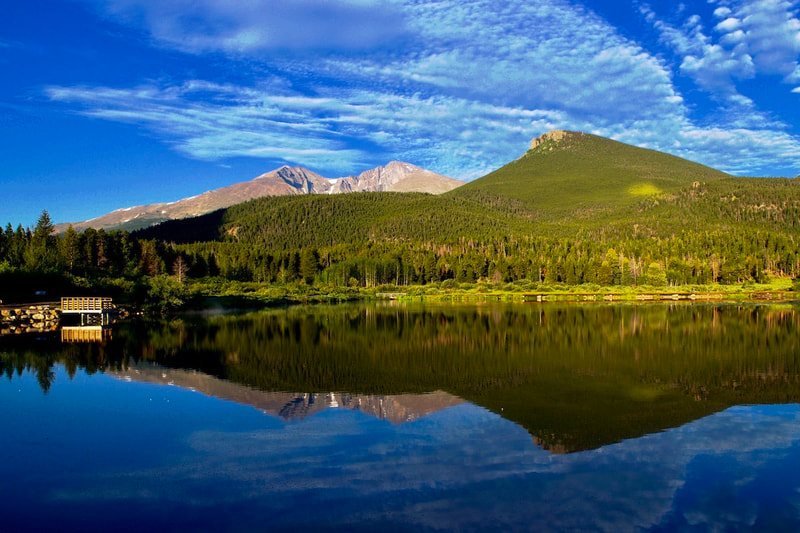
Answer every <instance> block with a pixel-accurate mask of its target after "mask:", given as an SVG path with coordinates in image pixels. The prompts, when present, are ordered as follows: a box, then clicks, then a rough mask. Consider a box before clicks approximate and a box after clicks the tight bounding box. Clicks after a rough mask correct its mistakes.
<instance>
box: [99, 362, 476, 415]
mask: <svg viewBox="0 0 800 533" xmlns="http://www.w3.org/2000/svg"><path fill="white" fill-rule="evenodd" d="M110 374H111V375H114V376H117V377H119V378H120V379H124V380H127V381H139V382H144V383H156V384H162V385H173V386H177V387H182V388H185V389H189V390H193V391H197V392H201V393H203V394H206V395H208V396H213V397H215V398H220V399H223V400H229V401H232V402H236V403H240V404H243V405H250V406H252V407H255V408H256V409H258V410H260V411H262V412H264V413H267V414H270V415H273V416H277V417H280V418H281V419H283V420H286V421H294V420H303V419H305V418H307V417H309V416H313V415H315V414H317V413H321V412H322V411H324V410H325V409H331V408H341V409H352V410H355V411H361V412H362V413H365V414H368V415H371V416H374V417H375V418H377V419H379V420H388V421H389V422H392V423H393V424H402V423H404V422H411V421H413V420H417V419H418V418H422V417H424V416H427V415H429V414H431V413H434V412H436V411H441V410H442V409H445V408H447V407H452V406H454V405H459V404H462V403H464V400H462V399H460V398H456V397H455V396H452V395H450V394H448V393H446V392H442V391H435V392H431V393H428V394H397V395H384V396H370V395H356V394H350V393H336V392H328V393H289V392H267V391H261V390H258V389H253V388H250V387H247V386H243V385H239V384H237V383H232V382H229V381H225V380H221V379H218V378H215V377H213V376H209V375H207V374H203V373H201V372H196V371H186V370H181V369H168V368H164V367H160V366H158V365H150V364H136V365H134V366H132V367H129V368H127V369H125V370H124V371H113V370H112V371H110Z"/></svg>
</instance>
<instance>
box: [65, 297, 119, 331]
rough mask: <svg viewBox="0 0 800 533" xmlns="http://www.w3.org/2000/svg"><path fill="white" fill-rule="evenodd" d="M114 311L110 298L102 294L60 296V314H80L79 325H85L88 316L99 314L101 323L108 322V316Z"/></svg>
mask: <svg viewBox="0 0 800 533" xmlns="http://www.w3.org/2000/svg"><path fill="white" fill-rule="evenodd" d="M113 311H114V303H113V302H112V301H111V298H106V297H102V296H65V297H63V298H61V314H62V315H70V314H72V315H80V317H81V326H84V325H86V322H87V321H88V317H89V316H92V315H99V317H100V321H101V322H102V324H108V323H109V317H110V315H111V313H112V312H113Z"/></svg>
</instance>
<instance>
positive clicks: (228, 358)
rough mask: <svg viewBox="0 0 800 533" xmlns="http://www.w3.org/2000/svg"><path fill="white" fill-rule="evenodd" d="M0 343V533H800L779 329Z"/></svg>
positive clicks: (285, 331)
mask: <svg viewBox="0 0 800 533" xmlns="http://www.w3.org/2000/svg"><path fill="white" fill-rule="evenodd" d="M103 339H104V341H103V342H102V343H101V344H87V343H78V344H74V343H66V342H62V339H61V337H60V336H59V335H58V334H36V335H33V336H30V337H29V338H28V337H25V336H23V335H14V336H10V337H9V336H6V337H0V376H2V375H5V377H0V406H2V409H0V427H2V431H0V454H2V460H0V531H3V532H5V531H13V532H15V531H42V530H46V531H253V530H257V531H293V532H295V531H609V532H616V531H800V406H798V404H797V403H796V402H797V401H798V400H799V399H800V312H798V309H797V307H795V306H775V305H725V304H720V305H716V304H714V305H700V304H694V305H685V304H684V305H598V306H592V305H586V306H570V305H556V304H552V305H478V306H469V305H467V306H452V305H451V306H447V305H445V306H376V305H355V306H318V307H295V308H289V309H282V310H272V311H266V312H258V313H249V314H243V315H228V316H210V317H206V316H187V317H171V318H169V319H165V320H154V321H128V322H125V323H122V324H118V325H116V326H115V327H114V328H113V331H109V332H107V335H105V336H103Z"/></svg>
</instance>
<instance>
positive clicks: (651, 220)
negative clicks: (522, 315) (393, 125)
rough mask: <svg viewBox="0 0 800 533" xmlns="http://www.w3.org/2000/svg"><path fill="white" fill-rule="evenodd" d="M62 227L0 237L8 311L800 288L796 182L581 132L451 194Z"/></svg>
mask: <svg viewBox="0 0 800 533" xmlns="http://www.w3.org/2000/svg"><path fill="white" fill-rule="evenodd" d="M53 229H54V225H53V223H52V221H51V220H50V216H49V214H48V213H47V212H46V211H44V212H43V213H42V215H41V217H40V218H39V220H38V222H37V224H36V226H35V227H34V228H27V229H26V228H23V227H22V226H18V227H17V228H16V229H14V228H13V227H12V225H11V224H9V225H7V226H6V228H5V230H4V231H0V299H6V300H8V301H12V300H17V301H19V299H21V298H25V297H26V294H30V291H32V290H36V291H39V292H41V291H46V292H47V291H49V293H50V294H53V295H55V292H58V293H59V294H63V293H65V292H68V291H71V292H72V293H75V292H76V291H77V292H79V293H81V294H84V293H87V294H98V295H105V296H112V297H115V298H116V300H115V301H121V302H124V303H128V304H131V305H135V306H137V307H138V308H141V309H143V310H167V309H171V308H177V307H181V306H183V305H185V304H186V303H187V302H189V303H191V304H193V305H203V303H202V302H203V300H202V299H203V298H204V297H208V296H216V297H227V298H234V299H235V298H239V299H240V300H239V301H238V304H242V303H243V300H241V299H242V298H244V299H245V300H250V301H262V302H270V301H286V300H293V299H299V300H305V301H309V300H321V301H329V300H341V299H353V298H363V297H371V296H374V295H375V294H376V293H404V294H407V295H410V296H411V297H414V296H427V297H437V295H442V294H444V295H452V294H454V293H463V294H467V295H469V294H475V295H476V296H475V297H476V298H477V297H479V295H481V294H485V293H508V294H520V293H525V294H543V295H546V294H553V293H566V294H575V293H585V294H600V295H603V294H612V293H613V294H657V295H658V294H686V293H689V294H691V293H695V294H698V295H700V294H718V293H722V294H730V293H740V294H741V293H743V292H744V293H750V294H756V293H772V292H775V291H778V292H781V291H783V292H786V291H790V290H798V288H800V287H799V286H798V283H800V282H798V281H797V280H798V279H799V278H800V180H798V179H788V178H736V177H733V176H730V175H728V174H725V173H723V172H720V171H717V170H714V169H710V168H708V167H704V166H702V165H698V164H696V163H692V162H690V161H686V160H683V159H679V158H676V157H673V156H670V155H668V154H663V153H659V152H653V151H651V150H644V149H641V148H636V147H633V146H629V145H625V144H622V143H618V142H615V141H611V140H609V139H603V138H600V137H596V136H593V135H586V134H581V133H575V132H559V134H558V135H555V134H552V133H551V134H546V135H543V136H542V137H540V138H539V139H537V140H535V141H534V143H533V144H532V147H531V150H529V151H528V152H527V153H526V154H525V155H524V156H523V157H521V158H520V159H518V160H516V161H514V162H512V163H509V164H508V165H506V166H505V167H503V168H501V169H498V170H497V171H495V172H492V173H490V174H488V175H487V176H484V177H483V178H480V179H478V180H475V181H473V182H470V183H468V184H466V185H463V186H461V187H458V188H457V189H454V190H452V191H450V192H447V193H445V194H442V195H431V194H423V193H391V192H370V193H352V194H342V195H333V196H330V195H303V196H278V197H263V198H257V199H254V200H250V201H248V202H245V203H241V204H237V205H234V206H231V207H228V208H225V209H221V210H218V211H214V212H211V213H208V214H205V215H202V216H198V217H193V218H187V219H182V220H174V221H169V222H164V223H162V224H159V225H156V226H152V227H149V228H145V229H142V230H139V231H136V232H133V233H129V232H127V231H121V230H110V231H106V230H102V229H101V230H95V229H91V228H90V229H86V230H85V231H83V232H80V233H79V232H77V231H75V230H74V229H73V228H72V227H71V226H70V227H69V228H68V229H67V230H66V231H65V232H64V233H61V234H54V233H53ZM54 291H55V292H54ZM512 299H513V298H512ZM245 303H246V302H245Z"/></svg>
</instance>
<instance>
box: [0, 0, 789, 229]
mask: <svg viewBox="0 0 800 533" xmlns="http://www.w3.org/2000/svg"><path fill="white" fill-rule="evenodd" d="M798 60H800V0H752V1H741V0H699V1H694V2H684V3H675V2H655V1H653V2H647V1H644V0H613V1H606V0H586V1H584V2H578V1H571V2H570V1H567V0H541V1H535V2H532V1H530V0H525V1H522V0H519V1H516V0H514V1H505V2H503V1H500V0H474V1H468V0H441V1H437V2H428V1H422V0H382V1H374V0H338V1H335V0H270V1H257V0H242V1H239V2H234V1H231V0H172V1H169V2H165V1H163V0H60V1H46V0H26V1H25V2H12V3H10V4H9V5H8V6H5V7H4V13H3V17H0V69H2V73H3V74H2V77H3V82H2V84H0V135H2V145H1V146H2V148H0V168H1V169H2V170H0V172H2V173H1V174H0V185H2V191H3V192H2V195H1V196H0V222H2V223H3V224H5V222H8V221H10V222H12V223H13V224H15V225H16V224H17V223H22V224H23V225H26V226H28V225H32V224H34V223H35V221H36V218H37V217H38V215H39V213H40V212H41V210H42V209H48V210H49V212H50V213H51V216H52V217H53V219H55V220H56V221H59V222H65V221H75V220H84V219H87V218H92V217H94V216H98V215H101V214H103V213H106V212H108V211H111V210H113V209H117V208H121V207H127V206H131V205H139V204H144V203H153V202H157V201H171V200H176V199H179V198H182V197H186V196H192V195H195V194H198V193H201V192H203V191H206V190H209V189H214V188H217V187H221V186H225V185H229V184H231V183H235V182H238V181H244V180H248V179H251V178H253V177H254V176H256V175H258V174H261V173H262V172H266V171H268V170H272V169H273V168H276V167H277V166H280V165H282V164H292V165H302V166H305V167H308V168H310V169H312V170H314V171H317V172H319V173H321V174H323V175H326V176H330V177H336V176H342V175H347V174H352V173H357V172H360V171H362V170H365V169H367V168H372V167H375V166H377V165H381V164H385V163H387V162H388V161H390V160H395V159H397V160H403V161H407V162H410V163H414V164H417V165H420V166H423V167H425V168H429V169H431V170H434V171H437V172H440V173H442V174H445V175H448V176H452V177H455V178H461V179H474V178H476V177H479V176H481V175H483V174H485V173H487V172H488V171H490V170H493V169H495V168H498V167H500V166H502V165H503V164H505V163H507V162H509V161H511V160H513V159H516V158H517V157H519V156H520V155H521V154H522V153H524V151H525V150H526V149H527V146H528V144H529V142H530V139H531V138H533V137H535V136H538V135H539V134H541V133H543V132H545V131H548V130H550V129H554V128H562V129H572V130H580V131H585V132H591V133H596V134H599V135H603V136H607V137H611V138H614V139H617V140H620V141H623V142H628V143H632V144H636V145H638V146H646V147H650V148H654V149H658V150H663V151H666V152H669V153H673V154H676V155H680V156H683V157H686V158H689V159H692V160H695V161H699V162H702V163H705V164H708V165H710V166H714V167H716V168H720V169H722V170H726V171H729V172H732V173H735V174H738V175H758V176H795V175H797V174H799V173H800V65H799V64H798Z"/></svg>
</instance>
